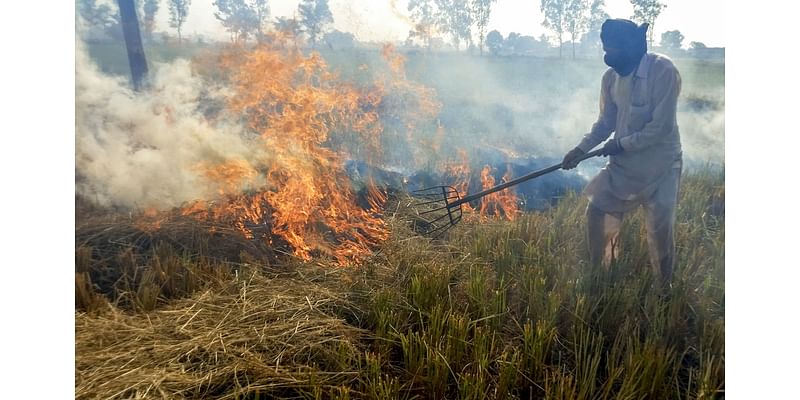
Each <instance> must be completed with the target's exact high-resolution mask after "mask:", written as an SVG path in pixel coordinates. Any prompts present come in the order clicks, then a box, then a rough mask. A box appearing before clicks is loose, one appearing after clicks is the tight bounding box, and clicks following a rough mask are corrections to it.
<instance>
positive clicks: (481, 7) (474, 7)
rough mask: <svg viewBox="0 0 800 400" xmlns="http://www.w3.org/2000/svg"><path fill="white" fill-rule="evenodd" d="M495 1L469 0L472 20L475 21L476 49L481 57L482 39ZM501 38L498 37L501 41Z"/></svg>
mask: <svg viewBox="0 0 800 400" xmlns="http://www.w3.org/2000/svg"><path fill="white" fill-rule="evenodd" d="M495 1H497V0H471V1H470V11H471V12H472V20H473V21H475V26H476V27H477V28H478V47H479V48H480V52H481V55H483V39H484V34H485V33H486V26H487V25H489V14H491V12H492V3H494V2H495ZM502 39H503V36H500V40H501V41H502Z"/></svg>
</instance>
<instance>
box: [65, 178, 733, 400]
mask: <svg viewBox="0 0 800 400" xmlns="http://www.w3.org/2000/svg"><path fill="white" fill-rule="evenodd" d="M585 206H586V200H585V199H584V198H582V197H580V196H578V195H576V194H574V193H573V194H570V195H568V196H567V197H565V198H564V199H562V200H561V201H560V203H559V204H558V206H556V207H554V208H552V209H550V210H548V211H546V212H542V213H531V214H526V215H524V216H523V217H521V218H519V219H518V220H516V221H514V222H495V221H493V222H491V223H487V224H466V223H464V224H463V225H460V226H458V227H456V228H455V229H454V230H453V231H452V233H451V234H450V235H449V236H448V237H447V238H446V239H444V240H438V241H430V240H428V239H426V238H422V237H418V236H415V235H412V234H411V232H410V231H409V230H408V229H407V227H406V226H405V224H404V223H403V220H402V218H400V217H398V216H395V217H394V218H393V219H391V220H390V223H391V224H392V227H393V230H392V232H393V233H392V237H391V239H390V240H389V241H388V242H386V243H385V244H384V245H383V246H382V247H381V248H380V249H379V250H378V251H377V252H376V254H375V255H374V256H373V257H372V258H371V259H369V260H368V262H367V263H365V264H364V265H360V266H351V267H344V268H343V267H336V266H334V264H333V262H328V261H325V260H317V261H314V262H310V263H301V262H299V261H296V260H293V259H291V258H286V257H284V258H282V259H280V260H279V261H275V260H270V261H269V262H259V261H258V258H257V257H254V256H253V255H247V252H248V251H251V250H250V249H248V248H247V247H242V248H241V251H240V253H239V256H238V258H237V260H236V261H235V262H227V264H226V262H225V261H224V260H218V259H217V257H216V255H215V254H214V251H215V248H214V246H213V245H212V246H198V247H197V248H195V249H193V250H192V251H183V252H181V251H177V250H175V249H174V248H172V249H171V248H170V247H174V246H175V245H174V244H171V245H167V244H160V245H159V244H155V243H154V246H153V247H152V249H153V250H151V253H149V255H148V256H147V257H136V256H140V255H137V254H129V255H128V256H127V257H129V259H130V260H134V261H135V262H134V263H133V265H130V266H128V267H120V268H128V269H125V270H124V271H123V272H122V273H121V275H120V276H121V277H120V278H118V279H120V280H122V281H125V282H128V283H127V284H128V285H129V286H126V290H125V291H118V292H105V293H103V292H99V291H97V290H95V289H96V288H97V286H96V283H94V282H92V278H91V277H92V276H94V275H93V274H92V269H93V268H95V267H97V266H98V265H101V264H102V265H105V266H106V267H108V265H110V264H109V261H108V260H109V259H108V257H106V259H104V260H99V259H98V258H97V255H98V254H99V253H98V252H97V251H96V250H95V251H92V250H91V249H89V248H87V247H84V246H81V245H80V243H81V242H80V241H77V242H78V243H79V245H78V246H77V247H76V266H77V267H76V306H77V307H76V314H75V318H76V347H75V353H76V376H75V378H76V398H96V397H102V398H138V397H148V398H149V397H163V398H227V399H240V398H242V399H256V398H306V399H321V398H325V399H413V398H417V399H445V398H447V399H455V398H458V399H485V398H496V399H529V398H548V399H643V398H646V399H710V398H722V397H724V388H725V380H724V360H725V351H724V344H725V341H724V337H725V328H724V326H725V323H724V314H725V290H724V228H725V216H724V170H712V169H705V170H700V171H695V172H692V173H688V174H686V175H685V176H684V181H683V186H682V190H681V199H680V202H679V208H678V220H677V233H676V234H677V243H678V258H677V265H676V271H675V279H674V282H673V287H672V289H670V290H669V291H668V292H666V293H664V292H662V291H660V290H658V289H657V285H655V284H654V282H655V280H654V278H653V277H652V276H651V272H650V268H649V266H648V265H647V262H648V258H647V252H646V244H645V242H644V240H645V239H644V235H643V219H642V216H641V215H640V214H638V213H637V214H636V215H633V216H632V217H631V218H629V219H628V220H626V222H625V225H624V228H623V229H624V235H623V241H624V242H623V244H624V246H625V248H626V249H627V251H628V252H627V253H626V256H625V257H623V259H622V260H620V262H618V263H617V264H615V265H613V266H611V268H609V269H608V270H603V269H600V270H592V269H590V268H589V267H588V265H587V261H586V259H587V257H586V254H585V252H586V250H585V243H584V241H583V237H584V234H583V223H584V221H583V211H584V209H585ZM398 215H402V213H399V214H398ZM154 240H155V239H154ZM128 251H129V252H130V251H131V250H130V249H129V250H128ZM229 252H230V251H229V249H226V253H225V254H229ZM118 253H119V254H118V255H119V256H120V257H122V259H123V260H124V259H125V258H124V257H125V256H123V254H124V253H125V251H123V250H119V251H118ZM106 256H108V255H106ZM132 256H133V257H132ZM131 257H132V258H131ZM199 260H217V262H218V264H214V265H205V266H202V265H200V263H199ZM242 260H248V261H247V262H243V261H242ZM103 262H105V264H103ZM115 265H117V264H115ZM118 265H120V266H123V265H125V262H124V261H120V262H119V264H118ZM195 270H196V271H206V272H205V273H200V272H198V273H197V274H192V273H190V272H187V271H195ZM209 271H215V273H213V274H212V273H210V272H209ZM131 274H136V277H137V278H136V279H132V277H130V276H129V275H131ZM190 275H191V276H193V277H194V278H191V279H189V278H187V277H188V276H190ZM78 287H81V288H82V289H81V290H80V291H78V290H77V288H78ZM131 293H136V294H137V295H136V298H139V299H140V300H138V302H136V301H120V300H119V299H120V298H131V296H132V295H131ZM126 296H127V297H126ZM145 299H151V300H148V301H149V302H148V301H145Z"/></svg>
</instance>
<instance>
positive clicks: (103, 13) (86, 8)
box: [75, 0, 122, 40]
mask: <svg viewBox="0 0 800 400" xmlns="http://www.w3.org/2000/svg"><path fill="white" fill-rule="evenodd" d="M75 6H76V8H77V13H76V17H77V16H80V18H81V19H83V21H84V22H85V24H86V26H87V28H88V32H87V35H88V38H89V39H90V40H91V39H99V38H100V37H107V38H111V39H112V40H122V25H121V24H120V18H119V9H118V7H117V5H116V2H115V3H113V7H112V6H110V5H108V4H105V3H104V4H97V2H96V1H95V0H78V2H76V3H75Z"/></svg>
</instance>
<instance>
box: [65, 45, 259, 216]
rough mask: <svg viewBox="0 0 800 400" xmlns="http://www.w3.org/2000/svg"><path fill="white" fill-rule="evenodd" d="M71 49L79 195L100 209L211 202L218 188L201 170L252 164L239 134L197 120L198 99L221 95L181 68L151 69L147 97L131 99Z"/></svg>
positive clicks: (122, 84)
mask: <svg viewBox="0 0 800 400" xmlns="http://www.w3.org/2000/svg"><path fill="white" fill-rule="evenodd" d="M77 43H78V45H77V48H76V53H75V60H76V65H75V71H76V72H75V134H76V139H75V168H76V192H77V193H78V194H79V195H81V196H83V197H85V198H87V199H89V200H93V201H95V202H96V203H98V204H99V205H103V206H120V207H134V208H150V207H155V208H165V207H173V206H177V205H180V204H181V203H183V202H185V201H189V200H193V199H201V198H202V199H205V198H213V196H214V194H215V193H216V192H218V191H219V190H220V188H219V187H215V186H214V185H213V184H211V183H210V182H208V181H207V180H205V179H203V176H202V173H201V171H200V170H199V168H200V166H202V165H203V163H207V162H209V161H210V162H215V161H218V162H222V161H224V160H236V159H249V158H250V157H251V156H252V150H251V149H252V146H249V145H248V141H247V139H246V135H245V133H244V132H243V131H242V129H241V128H240V127H239V126H237V125H236V124H232V123H227V122H226V121H217V122H209V121H208V120H207V119H206V118H205V117H204V116H203V115H202V112H201V111H202V110H203V107H204V104H201V103H200V100H199V99H201V98H202V99H214V98H221V97H222V96H223V95H224V90H223V89H222V88H213V87H209V86H208V83H207V82H201V80H200V79H199V78H198V77H196V76H195V75H193V74H192V71H191V68H190V65H189V62H188V61H186V60H176V61H174V62H172V63H169V64H155V65H154V68H152V67H151V68H152V71H151V76H152V81H151V87H150V89H149V90H148V91H146V92H142V93H134V92H132V91H131V90H130V89H129V85H128V82H126V81H125V80H124V79H121V78H119V77H112V76H108V75H105V74H103V73H101V72H100V71H99V69H98V67H97V66H96V65H95V64H94V63H92V62H91V60H90V59H89V56H88V54H87V52H86V50H85V48H84V46H83V44H82V43H81V42H80V40H78V41H77ZM201 93H202V94H203V95H202V96H201ZM206 101H208V100H206ZM254 179H257V177H256V178H254ZM246 184H253V185H257V184H258V182H255V181H254V182H249V183H246Z"/></svg>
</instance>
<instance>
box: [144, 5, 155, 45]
mask: <svg viewBox="0 0 800 400" xmlns="http://www.w3.org/2000/svg"><path fill="white" fill-rule="evenodd" d="M142 11H144V12H143V13H142V14H143V15H142V25H143V28H144V36H145V38H147V40H149V41H152V40H153V31H155V29H156V13H158V0H144V5H143V7H142Z"/></svg>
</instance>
